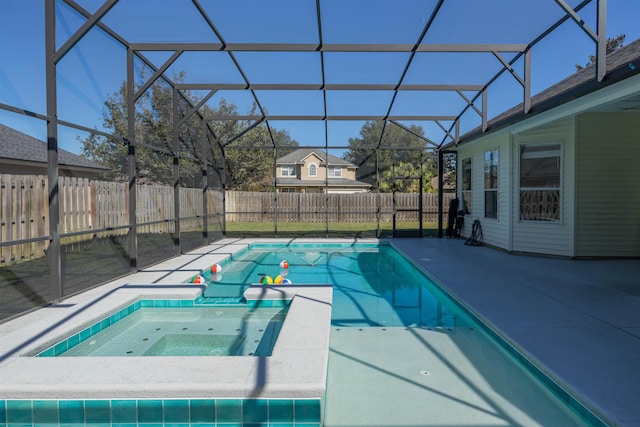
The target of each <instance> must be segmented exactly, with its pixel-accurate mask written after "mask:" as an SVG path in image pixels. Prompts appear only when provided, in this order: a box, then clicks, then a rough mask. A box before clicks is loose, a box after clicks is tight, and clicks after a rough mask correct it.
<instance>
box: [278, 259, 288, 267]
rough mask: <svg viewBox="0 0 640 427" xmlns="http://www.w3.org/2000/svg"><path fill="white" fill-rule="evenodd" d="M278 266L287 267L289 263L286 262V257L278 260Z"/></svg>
mask: <svg viewBox="0 0 640 427" xmlns="http://www.w3.org/2000/svg"><path fill="white" fill-rule="evenodd" d="M280 267H282V268H289V263H288V262H287V260H286V259H283V260H282V261H280Z"/></svg>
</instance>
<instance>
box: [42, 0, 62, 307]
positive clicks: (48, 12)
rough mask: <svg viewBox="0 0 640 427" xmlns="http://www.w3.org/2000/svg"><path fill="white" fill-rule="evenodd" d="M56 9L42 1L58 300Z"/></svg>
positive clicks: (50, 252)
mask: <svg viewBox="0 0 640 427" xmlns="http://www.w3.org/2000/svg"><path fill="white" fill-rule="evenodd" d="M55 52H56V12H55V0H47V1H46V3H45V55H46V60H45V63H46V65H45V67H46V69H45V72H46V91H47V98H46V102H47V116H48V120H47V171H48V182H49V235H50V236H51V241H50V242H49V248H48V249H47V256H48V257H49V275H50V280H51V298H52V300H53V302H59V301H61V300H62V298H63V296H64V283H63V279H62V261H61V259H60V255H61V253H60V193H59V192H60V188H59V187H58V173H59V170H58V93H57V90H56V80H57V76H56V73H57V70H56V64H55V60H54V59H55V58H54V56H55Z"/></svg>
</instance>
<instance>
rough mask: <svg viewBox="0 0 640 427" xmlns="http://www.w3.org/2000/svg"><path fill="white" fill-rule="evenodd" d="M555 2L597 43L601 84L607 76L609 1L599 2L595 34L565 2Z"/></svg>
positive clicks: (597, 59) (598, 78)
mask: <svg viewBox="0 0 640 427" xmlns="http://www.w3.org/2000/svg"><path fill="white" fill-rule="evenodd" d="M555 2H556V3H557V4H558V6H560V7H561V8H562V10H564V12H565V13H566V14H567V16H569V17H570V18H571V19H572V20H573V21H574V22H575V23H576V24H578V26H579V27H580V29H581V30H582V31H584V33H585V34H586V35H587V36H589V38H590V39H591V40H593V41H594V42H595V43H596V55H595V56H596V79H597V81H599V82H601V81H602V79H604V76H605V75H606V74H607V0H597V12H596V13H597V17H596V20H597V22H596V25H597V28H596V31H595V32H594V31H593V30H592V29H591V27H589V26H588V25H587V23H586V22H584V20H583V19H582V18H580V16H579V15H578V13H577V12H576V10H574V9H573V8H572V7H571V6H570V5H568V4H567V2H566V1H565V0H555Z"/></svg>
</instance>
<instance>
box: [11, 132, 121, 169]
mask: <svg viewBox="0 0 640 427" xmlns="http://www.w3.org/2000/svg"><path fill="white" fill-rule="evenodd" d="M47 157H48V156H47V144H46V143H45V142H44V141H41V140H39V139H36V138H34V137H32V136H29V135H27V134H26V133H22V132H20V131H17V130H15V129H13V128H10V127H8V126H5V125H3V124H0V159H10V160H19V161H24V162H36V163H45V164H46V163H47ZM58 163H59V164H60V165H64V166H71V167H81V168H89V169H95V170H96V172H100V171H104V170H108V169H109V168H107V167H105V166H102V165H100V164H98V163H96V162H94V161H91V160H89V159H85V158H84V157H81V156H78V155H76V154H73V153H71V152H69V151H66V150H63V149H58Z"/></svg>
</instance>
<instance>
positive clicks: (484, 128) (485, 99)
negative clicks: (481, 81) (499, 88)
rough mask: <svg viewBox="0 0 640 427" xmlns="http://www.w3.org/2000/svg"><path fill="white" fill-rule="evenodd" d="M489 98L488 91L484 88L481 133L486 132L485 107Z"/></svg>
mask: <svg viewBox="0 0 640 427" xmlns="http://www.w3.org/2000/svg"><path fill="white" fill-rule="evenodd" d="M488 98H489V90H488V88H485V89H484V90H483V91H482V132H486V131H487V105H488Z"/></svg>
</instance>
